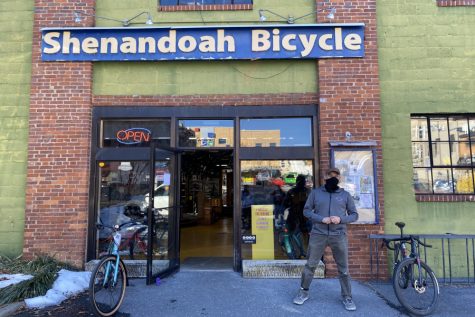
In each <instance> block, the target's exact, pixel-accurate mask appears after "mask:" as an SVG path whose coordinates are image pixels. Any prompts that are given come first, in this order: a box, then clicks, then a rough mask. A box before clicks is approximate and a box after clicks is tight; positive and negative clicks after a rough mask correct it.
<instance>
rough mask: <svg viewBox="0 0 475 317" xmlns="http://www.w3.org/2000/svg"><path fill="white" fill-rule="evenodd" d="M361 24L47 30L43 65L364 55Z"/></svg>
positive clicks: (44, 30) (43, 34)
mask: <svg viewBox="0 0 475 317" xmlns="http://www.w3.org/2000/svg"><path fill="white" fill-rule="evenodd" d="M363 42H364V24H363V23H353V24H300V25H253V26H220V27H215V26H205V27H203V26H202V27H196V26H193V27H149V28H45V29H42V43H41V56H42V59H43V61H150V60H213V59H315V58H341V57H364V43H363Z"/></svg>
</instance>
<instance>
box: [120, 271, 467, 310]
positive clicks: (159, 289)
mask: <svg viewBox="0 0 475 317" xmlns="http://www.w3.org/2000/svg"><path fill="white" fill-rule="evenodd" d="M130 284H131V285H130V287H128V288H127V292H126V298H125V300H124V303H123V305H122V307H121V309H120V311H121V312H123V313H129V314H130V315H131V316H133V317H139V316H154V315H155V314H156V315H157V316H226V317H228V316H259V317H263V316H289V315H291V316H332V317H333V316H368V317H371V316H375V317H376V316H377V317H380V316H384V317H392V316H401V315H403V314H402V313H401V311H399V310H398V309H397V308H393V307H391V306H390V305H388V304H387V302H386V301H385V300H384V299H383V298H381V297H380V296H378V294H377V293H376V291H375V290H374V289H373V288H371V287H368V285H365V284H362V283H358V282H356V281H354V282H353V283H352V286H353V297H354V301H355V303H356V305H357V311H356V312H348V311H346V310H345V309H344V307H343V304H342V303H341V301H340V284H339V281H338V279H315V280H314V281H313V283H312V288H311V290H310V299H309V300H307V302H306V303H305V304H304V305H302V306H298V305H295V304H293V303H292V299H293V297H294V295H295V294H296V292H297V290H298V288H299V280H298V279H245V278H242V277H241V275H240V274H239V273H235V272H231V271H224V272H223V271H214V272H209V271H182V272H179V273H177V274H175V275H173V276H172V277H169V278H167V279H165V280H163V281H162V282H161V284H160V285H159V286H156V285H150V286H146V285H145V280H143V279H135V280H131V283H130ZM453 316H454V315H453ZM467 316H468V315H467Z"/></svg>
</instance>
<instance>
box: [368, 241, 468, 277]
mask: <svg viewBox="0 0 475 317" xmlns="http://www.w3.org/2000/svg"><path fill="white" fill-rule="evenodd" d="M405 235H407V234H405ZM412 235H413V236H418V237H419V239H420V240H421V241H422V242H424V243H426V241H427V240H431V241H429V242H428V243H429V244H432V250H434V252H437V250H438V249H440V256H441V257H442V261H441V262H442V267H440V265H439V264H437V263H432V262H429V263H428V262H427V259H428V257H427V248H426V247H423V246H420V247H421V248H423V252H421V257H422V256H423V258H424V262H425V263H427V264H428V265H429V266H430V267H431V268H432V269H433V270H434V271H436V272H440V271H441V272H442V276H437V278H438V280H439V282H441V283H448V284H452V283H466V284H475V235H466V234H465V235H459V234H451V233H447V234H412ZM398 237H400V235H397V234H370V235H369V236H368V238H369V252H370V268H371V277H372V278H373V279H376V280H379V279H382V278H385V277H388V276H389V275H388V274H387V271H386V270H385V271H384V272H383V271H381V268H380V267H381V264H382V263H387V261H383V259H382V257H386V260H388V259H389V255H388V254H387V252H384V249H385V248H384V249H382V248H381V246H382V243H383V239H393V238H398ZM434 240H440V242H436V241H434ZM463 240H465V259H466V270H467V273H466V276H463V277H454V276H453V267H452V264H453V263H452V258H453V256H458V257H460V253H458V254H455V255H454V254H453V252H454V251H453V249H454V244H458V247H459V249H460V248H461V245H460V242H462V243H463ZM470 241H471V243H470ZM470 244H471V248H470ZM446 249H447V250H446ZM470 249H471V252H470ZM459 263H460V262H459ZM389 267H390V265H388V266H387V268H389Z"/></svg>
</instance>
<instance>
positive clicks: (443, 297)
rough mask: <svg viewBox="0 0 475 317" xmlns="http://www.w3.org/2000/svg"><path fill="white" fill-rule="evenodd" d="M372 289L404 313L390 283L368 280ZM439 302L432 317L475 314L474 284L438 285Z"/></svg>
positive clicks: (457, 316)
mask: <svg viewBox="0 0 475 317" xmlns="http://www.w3.org/2000/svg"><path fill="white" fill-rule="evenodd" d="M366 285H367V286H368V287H370V288H371V289H373V290H374V291H375V292H376V293H377V294H378V295H379V296H380V297H381V298H383V299H384V300H385V301H386V303H387V304H388V305H389V306H391V307H393V308H395V309H398V310H400V311H401V312H403V313H404V314H406V312H405V311H404V309H403V308H402V307H401V304H400V303H399V301H398V300H397V298H396V295H395V294H394V290H393V287H392V285H391V284H390V283H378V282H369V283H367V284H366ZM439 287H440V297H439V304H438V306H437V309H436V311H435V312H434V313H433V314H432V315H430V316H432V317H469V316H470V317H471V316H475V285H474V284H471V285H468V284H453V285H446V284H441V285H440V286H439Z"/></svg>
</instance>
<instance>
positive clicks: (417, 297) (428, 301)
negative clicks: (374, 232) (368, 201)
mask: <svg viewBox="0 0 475 317" xmlns="http://www.w3.org/2000/svg"><path fill="white" fill-rule="evenodd" d="M396 226H398V227H399V230H400V231H401V237H399V238H394V239H384V243H385V245H386V247H387V248H388V249H390V250H393V251H394V271H393V277H392V284H393V288H394V292H395V293H396V297H397V299H398V300H399V302H400V303H401V305H402V306H404V308H406V309H407V310H408V311H409V312H410V313H412V314H415V315H419V316H425V315H429V314H431V313H433V312H434V310H435V309H436V307H437V304H438V301H439V283H438V282H437V278H436V277H435V274H434V271H432V269H431V268H430V267H429V266H428V265H427V264H425V263H424V262H422V261H421V258H420V253H419V246H421V245H422V246H424V247H427V248H431V247H432V246H431V245H428V244H425V243H423V242H421V241H420V240H419V238H418V237H417V236H413V235H407V236H404V235H403V228H404V226H405V223H403V222H396ZM391 242H392V243H393V246H391V245H390V243H391ZM406 243H410V245H411V250H410V253H409V254H408V251H407V248H406Z"/></svg>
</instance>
